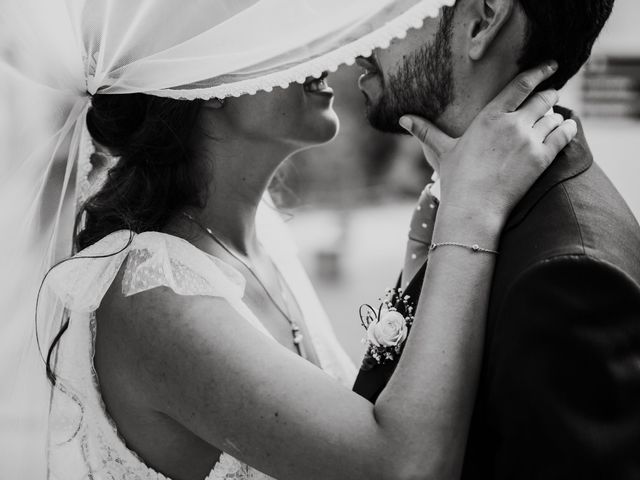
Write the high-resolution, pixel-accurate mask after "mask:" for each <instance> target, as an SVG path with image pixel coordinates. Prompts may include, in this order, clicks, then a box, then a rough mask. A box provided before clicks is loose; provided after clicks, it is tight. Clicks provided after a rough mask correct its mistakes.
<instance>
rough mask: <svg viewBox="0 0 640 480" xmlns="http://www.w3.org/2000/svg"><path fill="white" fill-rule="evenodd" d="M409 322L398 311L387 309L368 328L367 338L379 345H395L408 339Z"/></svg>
mask: <svg viewBox="0 0 640 480" xmlns="http://www.w3.org/2000/svg"><path fill="white" fill-rule="evenodd" d="M407 333H408V329H407V324H406V322H405V319H404V317H403V316H402V315H401V314H400V313H398V312H396V311H387V312H384V313H383V314H382V316H381V317H380V319H379V320H378V321H376V322H373V323H371V325H369V328H368V329H367V340H369V342H371V343H372V344H373V345H375V346H377V347H395V346H397V345H400V344H401V343H402V342H404V341H405V340H406V339H407Z"/></svg>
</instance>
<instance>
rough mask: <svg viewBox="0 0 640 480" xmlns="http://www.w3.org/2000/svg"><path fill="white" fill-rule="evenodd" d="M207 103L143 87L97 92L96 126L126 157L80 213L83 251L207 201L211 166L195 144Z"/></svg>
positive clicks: (158, 226) (92, 123) (153, 227)
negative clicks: (146, 90) (161, 94)
mask: <svg viewBox="0 0 640 480" xmlns="http://www.w3.org/2000/svg"><path fill="white" fill-rule="evenodd" d="M202 103H203V101H202V100H193V101H187V100H174V99H169V98H162V97H156V96H151V95H145V94H139V93H136V94H127V95H99V94H98V95H96V96H94V98H93V100H92V105H91V108H90V110H89V112H88V114H87V127H88V129H89V133H90V134H91V136H92V137H93V139H94V140H95V141H96V142H97V143H98V144H99V145H101V146H102V147H105V148H106V149H107V150H109V152H110V153H112V154H114V155H117V156H119V157H120V159H119V161H118V162H117V164H116V165H115V166H114V167H113V168H112V169H111V170H110V171H109V173H108V177H107V180H106V182H105V183H104V185H103V187H102V188H101V189H100V191H99V192H98V193H96V194H95V195H94V196H92V197H91V198H89V199H88V201H87V202H86V203H85V205H84V206H83V208H82V210H81V212H80V213H81V214H85V222H84V226H83V227H82V230H81V231H79V232H78V233H77V235H76V247H77V248H78V249H79V250H81V249H83V248H86V247H88V246H89V245H91V244H93V243H95V242H97V241H98V240H100V239H102V238H103V237H105V236H107V235H109V234H110V233H112V232H115V231H117V230H122V229H126V230H132V231H134V232H137V233H139V232H144V231H160V230H162V229H163V227H164V226H165V225H166V223H167V221H168V220H169V219H170V218H171V217H172V216H173V215H174V214H175V213H176V212H178V211H180V210H182V209H184V208H185V207H200V208H201V207H203V206H204V202H205V200H206V184H207V183H206V180H207V178H208V173H209V172H207V171H206V166H205V162H203V161H202V159H200V158H198V156H197V155H195V152H194V151H193V148H192V144H193V138H194V134H195V131H196V127H197V121H198V118H199V114H200V111H201V108H202Z"/></svg>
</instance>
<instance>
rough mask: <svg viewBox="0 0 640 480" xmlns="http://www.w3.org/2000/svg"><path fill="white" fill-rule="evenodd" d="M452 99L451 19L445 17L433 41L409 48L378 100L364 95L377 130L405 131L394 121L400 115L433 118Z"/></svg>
mask: <svg viewBox="0 0 640 480" xmlns="http://www.w3.org/2000/svg"><path fill="white" fill-rule="evenodd" d="M380 75H382V74H380ZM452 101H453V68H452V65H451V20H450V19H447V18H446V17H445V18H443V20H442V22H441V23H440V27H439V30H438V33H437V34H436V37H435V40H434V41H433V43H432V44H430V45H425V46H424V47H422V48H421V49H420V50H418V51H416V52H413V53H412V54H411V55H409V56H408V57H407V58H406V59H405V61H404V62H403V63H402V65H401V67H400V69H399V70H398V72H396V73H395V74H393V75H390V76H389V80H388V81H387V82H385V84H384V85H383V93H382V96H381V97H380V100H379V101H378V102H377V103H375V104H374V103H372V102H371V100H370V99H369V98H366V102H367V117H368V119H369V123H370V124H371V125H372V126H373V127H374V128H376V129H377V130H381V131H383V132H390V133H407V132H406V131H405V130H404V129H403V128H402V127H400V125H399V124H398V121H399V120H400V117H402V116H403V115H406V114H413V115H418V116H420V117H423V118H426V119H429V120H435V119H437V118H438V117H439V116H440V115H442V113H443V112H444V111H445V110H446V108H447V107H448V106H449V104H450V103H451V102H452Z"/></svg>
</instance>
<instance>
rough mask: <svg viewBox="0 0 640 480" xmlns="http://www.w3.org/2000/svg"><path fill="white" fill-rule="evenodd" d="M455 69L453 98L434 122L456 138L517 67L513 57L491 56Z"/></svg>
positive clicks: (501, 87) (507, 81)
mask: <svg viewBox="0 0 640 480" xmlns="http://www.w3.org/2000/svg"><path fill="white" fill-rule="evenodd" d="M467 67H468V66H467ZM461 70H463V69H461ZM456 73H457V74H456V75H455V82H454V83H455V88H454V98H453V101H452V102H451V103H450V104H449V106H448V107H447V109H446V110H445V111H444V113H443V114H442V115H440V117H439V118H438V119H437V120H436V122H435V123H436V125H437V126H438V127H439V128H440V129H441V130H442V131H444V132H445V133H447V134H448V135H449V136H451V137H455V138H457V137H461V136H462V135H464V132H466V131H467V129H468V128H469V126H470V125H471V123H472V122H473V120H474V119H475V118H476V117H477V116H478V114H479V113H480V112H481V111H482V110H483V109H484V108H485V107H486V106H487V105H488V104H489V103H490V102H491V101H493V99H494V98H495V97H496V96H497V95H498V94H499V93H500V92H501V91H502V89H503V88H504V87H505V86H506V85H507V84H508V83H509V82H510V81H511V80H512V79H513V78H514V77H515V76H516V75H517V74H518V67H517V65H516V63H515V61H512V62H508V61H506V60H505V59H495V58H494V59H488V60H487V61H485V62H483V63H482V64H480V65H474V66H473V67H471V68H468V69H467V70H463V71H458V72H456Z"/></svg>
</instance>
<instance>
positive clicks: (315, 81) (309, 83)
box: [302, 72, 333, 97]
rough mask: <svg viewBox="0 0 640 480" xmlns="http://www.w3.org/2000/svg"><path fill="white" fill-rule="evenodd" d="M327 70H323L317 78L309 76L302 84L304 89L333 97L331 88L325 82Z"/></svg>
mask: <svg viewBox="0 0 640 480" xmlns="http://www.w3.org/2000/svg"><path fill="white" fill-rule="evenodd" d="M328 75H329V72H323V73H322V75H320V76H319V77H317V78H314V77H309V78H307V80H306V81H305V82H304V83H303V84H302V87H303V88H304V91H305V92H306V93H308V94H311V95H321V96H324V97H333V89H332V88H331V87H329V85H328V84H327V76H328Z"/></svg>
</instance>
